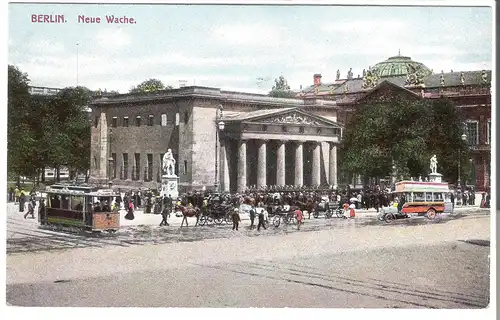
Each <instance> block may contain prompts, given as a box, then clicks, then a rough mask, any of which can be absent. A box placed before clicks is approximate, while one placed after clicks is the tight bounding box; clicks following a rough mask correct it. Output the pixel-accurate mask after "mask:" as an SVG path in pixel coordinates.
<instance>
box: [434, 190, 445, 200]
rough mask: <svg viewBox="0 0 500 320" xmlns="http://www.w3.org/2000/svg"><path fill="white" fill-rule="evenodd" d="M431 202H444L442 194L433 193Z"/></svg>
mask: <svg viewBox="0 0 500 320" xmlns="http://www.w3.org/2000/svg"><path fill="white" fill-rule="evenodd" d="M433 200H434V201H444V199H443V194H442V193H440V192H435V193H434V194H433Z"/></svg>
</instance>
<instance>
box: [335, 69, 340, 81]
mask: <svg viewBox="0 0 500 320" xmlns="http://www.w3.org/2000/svg"><path fill="white" fill-rule="evenodd" d="M339 79H340V70H339V69H337V79H336V80H339Z"/></svg>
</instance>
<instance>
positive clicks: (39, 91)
mask: <svg viewBox="0 0 500 320" xmlns="http://www.w3.org/2000/svg"><path fill="white" fill-rule="evenodd" d="M28 90H29V93H30V94H33V95H42V96H54V95H56V94H57V93H58V92H59V91H61V90H62V89H60V88H48V87H32V86H30V87H29V88H28Z"/></svg>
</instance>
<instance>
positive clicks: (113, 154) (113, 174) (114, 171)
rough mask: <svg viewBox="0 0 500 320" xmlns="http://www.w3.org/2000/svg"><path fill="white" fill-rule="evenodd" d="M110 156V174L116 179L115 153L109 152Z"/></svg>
mask: <svg viewBox="0 0 500 320" xmlns="http://www.w3.org/2000/svg"><path fill="white" fill-rule="evenodd" d="M111 158H113V164H112V166H113V167H112V171H111V172H112V176H111V177H113V179H116V153H112V154H111Z"/></svg>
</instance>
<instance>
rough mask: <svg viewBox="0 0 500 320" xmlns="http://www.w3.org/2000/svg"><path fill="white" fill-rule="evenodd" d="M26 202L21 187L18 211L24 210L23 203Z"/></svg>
mask: <svg viewBox="0 0 500 320" xmlns="http://www.w3.org/2000/svg"><path fill="white" fill-rule="evenodd" d="M25 202H26V193H25V192H24V190H23V189H21V193H20V195H19V212H24V210H25V206H24V204H25Z"/></svg>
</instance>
